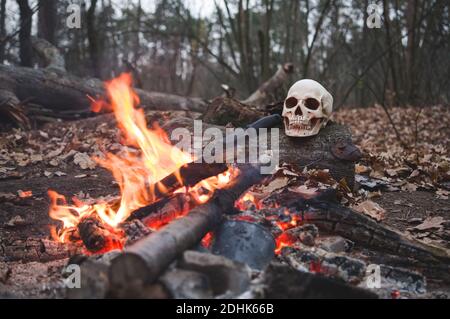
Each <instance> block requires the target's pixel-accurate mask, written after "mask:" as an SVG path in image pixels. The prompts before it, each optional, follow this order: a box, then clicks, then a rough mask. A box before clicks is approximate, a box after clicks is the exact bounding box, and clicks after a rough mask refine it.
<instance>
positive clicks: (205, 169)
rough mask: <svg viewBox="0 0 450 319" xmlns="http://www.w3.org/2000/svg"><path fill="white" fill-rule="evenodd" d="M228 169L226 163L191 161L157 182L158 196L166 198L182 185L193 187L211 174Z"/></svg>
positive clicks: (156, 193)
mask: <svg viewBox="0 0 450 319" xmlns="http://www.w3.org/2000/svg"><path fill="white" fill-rule="evenodd" d="M227 169H228V166H227V164H225V163H212V164H205V163H189V164H186V165H185V166H182V167H181V168H180V170H179V172H175V173H172V174H170V175H168V176H167V177H165V178H163V179H162V180H161V181H159V182H158V183H157V184H156V187H155V195H156V198H164V197H167V196H170V195H172V194H173V192H174V191H176V190H177V189H179V188H180V187H183V186H187V187H192V186H194V185H195V184H197V183H198V182H200V181H202V180H204V179H207V178H208V177H211V176H216V175H219V174H221V173H223V172H225V171H226V170H227Z"/></svg>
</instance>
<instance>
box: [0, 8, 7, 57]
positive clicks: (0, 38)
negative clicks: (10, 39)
mask: <svg viewBox="0 0 450 319" xmlns="http://www.w3.org/2000/svg"><path fill="white" fill-rule="evenodd" d="M5 21H6V0H1V3H0V64H3V61H4V60H5V44H6V42H5V38H6V25H5Z"/></svg>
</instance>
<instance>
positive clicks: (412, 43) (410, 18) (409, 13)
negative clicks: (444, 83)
mask: <svg viewBox="0 0 450 319" xmlns="http://www.w3.org/2000/svg"><path fill="white" fill-rule="evenodd" d="M416 13H417V0H408V2H407V7H406V26H407V30H408V32H409V33H408V38H407V44H406V57H405V58H406V59H405V60H406V83H405V84H406V92H407V94H408V95H407V98H408V100H409V101H413V100H414V97H413V95H414V86H415V85H414V83H415V79H414V77H415V72H414V71H415V70H414V69H415V67H414V65H415V49H416V16H417V14H416Z"/></svg>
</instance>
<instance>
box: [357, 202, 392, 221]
mask: <svg viewBox="0 0 450 319" xmlns="http://www.w3.org/2000/svg"><path fill="white" fill-rule="evenodd" d="M352 208H353V209H354V210H356V211H357V212H360V213H363V214H366V215H367V216H369V217H372V218H373V219H375V220H376V221H382V220H383V219H384V215H385V212H386V211H385V210H384V209H383V208H382V207H381V206H380V205H378V204H377V203H375V202H372V201H371V200H366V201H364V202H362V203H359V204H358V205H355V206H353V207H352Z"/></svg>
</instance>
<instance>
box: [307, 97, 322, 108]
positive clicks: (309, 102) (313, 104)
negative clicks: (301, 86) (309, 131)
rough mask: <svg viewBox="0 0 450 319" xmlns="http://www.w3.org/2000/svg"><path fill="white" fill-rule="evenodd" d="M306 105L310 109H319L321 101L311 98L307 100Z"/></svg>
mask: <svg viewBox="0 0 450 319" xmlns="http://www.w3.org/2000/svg"><path fill="white" fill-rule="evenodd" d="M305 106H306V107H307V108H308V109H310V110H317V109H318V108H319V106H320V102H319V101H317V100H316V99H313V98H309V99H306V100H305Z"/></svg>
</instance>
